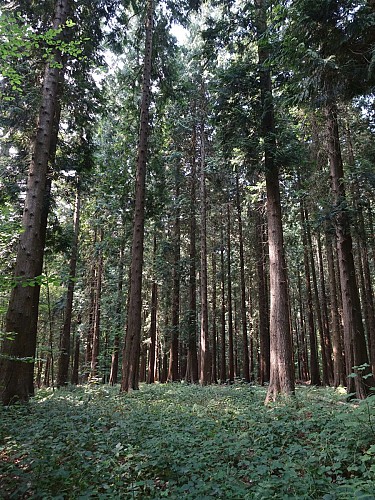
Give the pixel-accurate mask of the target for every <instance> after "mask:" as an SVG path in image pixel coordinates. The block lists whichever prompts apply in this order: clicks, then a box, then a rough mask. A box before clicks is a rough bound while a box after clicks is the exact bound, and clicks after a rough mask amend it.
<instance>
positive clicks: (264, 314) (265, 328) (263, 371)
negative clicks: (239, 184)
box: [255, 211, 270, 385]
mask: <svg viewBox="0 0 375 500" xmlns="http://www.w3.org/2000/svg"><path fill="white" fill-rule="evenodd" d="M255 238H256V261H257V282H258V307H259V383H260V385H264V384H265V383H266V382H269V380H270V331H269V311H268V307H267V302H268V301H267V284H266V281H267V276H266V269H265V266H266V258H265V252H264V241H263V216H262V214H261V213H260V212H259V211H256V220H255Z"/></svg>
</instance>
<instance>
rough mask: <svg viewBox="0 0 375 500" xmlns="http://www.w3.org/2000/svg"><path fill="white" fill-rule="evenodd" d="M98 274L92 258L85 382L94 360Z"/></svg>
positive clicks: (94, 260) (95, 236)
mask: <svg viewBox="0 0 375 500" xmlns="http://www.w3.org/2000/svg"><path fill="white" fill-rule="evenodd" d="M97 236H98V235H97V230H96V228H95V229H94V239H93V247H94V248H95V247H96V244H97ZM96 274H97V262H96V258H95V255H93V256H92V262H91V270H90V278H89V283H88V287H89V301H90V305H89V317H88V325H87V335H86V350H85V374H84V378H85V380H87V379H88V377H89V375H90V366H91V360H92V341H93V336H94V322H95V307H96V305H95V304H96Z"/></svg>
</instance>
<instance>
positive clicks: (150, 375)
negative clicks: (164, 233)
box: [147, 235, 158, 384]
mask: <svg viewBox="0 0 375 500" xmlns="http://www.w3.org/2000/svg"><path fill="white" fill-rule="evenodd" d="M156 250H157V245H156V235H154V263H153V265H154V270H153V275H154V276H153V280H152V285H151V324H150V348H149V358H148V371H147V383H148V384H153V383H154V382H155V359H156V329H157V311H158V284H157V281H156Z"/></svg>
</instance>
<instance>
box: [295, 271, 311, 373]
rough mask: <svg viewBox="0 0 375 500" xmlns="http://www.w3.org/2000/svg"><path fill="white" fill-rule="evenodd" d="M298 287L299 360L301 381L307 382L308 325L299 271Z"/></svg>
mask: <svg viewBox="0 0 375 500" xmlns="http://www.w3.org/2000/svg"><path fill="white" fill-rule="evenodd" d="M297 287H298V306H299V307H298V308H299V317H300V335H299V351H298V355H299V359H300V366H301V375H300V377H301V380H302V381H303V382H307V380H308V379H309V363H308V358H309V357H308V353H307V343H306V323H305V315H304V310H303V303H304V301H303V298H302V284H301V274H300V272H299V270H298V274H297Z"/></svg>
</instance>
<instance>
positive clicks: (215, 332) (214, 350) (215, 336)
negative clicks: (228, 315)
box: [211, 252, 217, 384]
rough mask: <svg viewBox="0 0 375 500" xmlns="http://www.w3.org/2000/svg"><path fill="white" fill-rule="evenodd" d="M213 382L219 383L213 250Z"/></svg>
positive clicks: (213, 253)
mask: <svg viewBox="0 0 375 500" xmlns="http://www.w3.org/2000/svg"><path fill="white" fill-rule="evenodd" d="M211 262H212V382H213V383H215V384H217V322H216V315H217V293H216V274H217V270H216V254H215V252H212V259H211Z"/></svg>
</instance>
